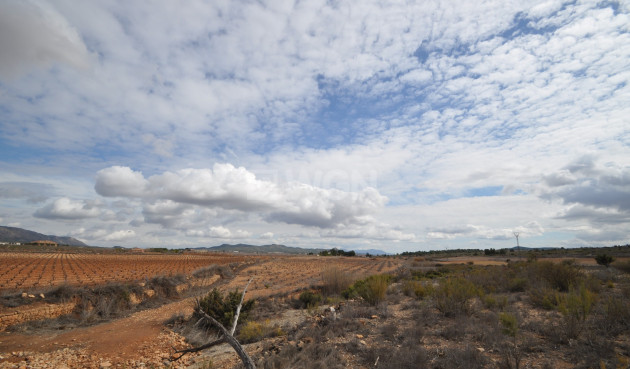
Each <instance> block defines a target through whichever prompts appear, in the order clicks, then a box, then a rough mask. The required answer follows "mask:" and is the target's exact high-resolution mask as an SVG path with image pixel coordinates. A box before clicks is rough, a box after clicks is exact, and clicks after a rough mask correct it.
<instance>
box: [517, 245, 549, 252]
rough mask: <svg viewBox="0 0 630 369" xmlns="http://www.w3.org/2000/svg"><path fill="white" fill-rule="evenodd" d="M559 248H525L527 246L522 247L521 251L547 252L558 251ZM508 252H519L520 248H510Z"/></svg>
mask: <svg viewBox="0 0 630 369" xmlns="http://www.w3.org/2000/svg"><path fill="white" fill-rule="evenodd" d="M557 249H558V248H557V247H525V246H520V250H521V251H545V250H557ZM508 250H514V251H517V250H519V248H518V247H516V246H514V247H511V248H509V249H508Z"/></svg>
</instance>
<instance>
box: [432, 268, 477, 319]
mask: <svg viewBox="0 0 630 369" xmlns="http://www.w3.org/2000/svg"><path fill="white" fill-rule="evenodd" d="M479 294H480V291H479V289H478V288H477V286H475V285H474V284H473V283H472V282H470V281H468V280H467V279H464V278H462V277H450V278H446V279H444V280H442V281H441V283H440V284H439V286H438V287H437V288H436V289H435V290H434V291H433V294H432V295H433V299H434V301H435V307H436V308H437V309H438V310H439V311H440V312H442V314H444V315H445V316H456V315H459V314H470V313H471V306H470V300H471V299H472V298H474V297H477V296H479Z"/></svg>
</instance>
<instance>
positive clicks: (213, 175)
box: [95, 164, 387, 234]
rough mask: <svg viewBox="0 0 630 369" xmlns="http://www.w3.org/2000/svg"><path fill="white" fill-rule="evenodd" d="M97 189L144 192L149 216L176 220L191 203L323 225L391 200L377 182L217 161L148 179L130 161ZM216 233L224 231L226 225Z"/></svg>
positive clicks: (105, 175) (104, 173) (357, 216)
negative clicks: (340, 186) (296, 178)
mask: <svg viewBox="0 0 630 369" xmlns="http://www.w3.org/2000/svg"><path fill="white" fill-rule="evenodd" d="M95 190H96V192H97V193H98V194H100V195H102V196H107V197H132V198H140V199H141V200H142V201H143V202H144V204H145V205H144V213H145V220H146V221H149V222H155V223H159V224H162V225H164V226H173V225H174V224H173V223H172V222H170V221H169V219H171V218H170V217H171V216H173V215H175V216H176V218H179V217H181V216H183V215H184V214H185V213H186V212H190V213H191V214H194V213H196V211H195V210H194V209H193V208H191V207H190V206H189V205H193V206H198V207H204V208H208V209H218V211H237V212H242V213H248V214H251V215H252V216H259V217H260V218H261V219H263V220H265V221H268V222H282V223H286V224H298V225H304V226H310V227H318V228H337V227H340V226H347V225H351V224H360V223H365V222H366V219H367V218H368V217H369V215H370V214H372V213H374V212H375V211H377V210H379V209H380V208H382V207H383V206H385V203H386V202H387V198H386V197H384V196H382V195H380V194H379V193H378V191H377V190H375V189H373V188H366V189H364V190H362V191H361V192H354V193H353V192H344V191H340V190H336V189H323V188H317V187H313V186H311V185H308V184H304V183H295V182H293V183H285V184H282V185H278V184H275V183H272V182H269V181H264V180H259V179H256V176H255V175H254V174H253V173H251V172H249V171H247V170H246V169H245V168H242V167H239V168H236V167H234V166H233V165H231V164H215V165H214V167H213V169H212V170H210V169H182V170H179V171H177V172H175V173H173V172H166V173H163V174H160V175H154V176H151V177H149V178H147V179H145V178H144V176H143V175H142V174H141V173H140V172H135V171H132V170H131V169H130V168H128V167H120V166H115V167H110V168H106V169H103V170H100V171H99V172H98V173H97V175H96V185H95ZM211 233H213V234H224V233H225V232H222V230H221V228H216V229H211Z"/></svg>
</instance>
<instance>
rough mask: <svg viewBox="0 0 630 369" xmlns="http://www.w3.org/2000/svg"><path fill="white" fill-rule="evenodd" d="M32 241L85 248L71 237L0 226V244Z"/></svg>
mask: <svg viewBox="0 0 630 369" xmlns="http://www.w3.org/2000/svg"><path fill="white" fill-rule="evenodd" d="M34 241H53V242H57V243H58V244H60V245H70V246H87V245H86V244H84V243H83V242H81V241H79V240H77V239H76V238H73V237H60V236H52V235H45V234H41V233H37V232H33V231H29V230H26V229H22V228H16V227H4V226H0V242H19V243H29V242H34Z"/></svg>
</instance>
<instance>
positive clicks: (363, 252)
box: [354, 249, 391, 255]
mask: <svg viewBox="0 0 630 369" xmlns="http://www.w3.org/2000/svg"><path fill="white" fill-rule="evenodd" d="M354 252H356V253H357V254H358V255H366V254H370V255H391V254H390V253H388V252H385V251H383V250H377V249H368V250H354Z"/></svg>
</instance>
